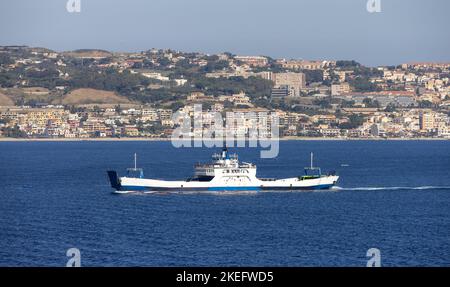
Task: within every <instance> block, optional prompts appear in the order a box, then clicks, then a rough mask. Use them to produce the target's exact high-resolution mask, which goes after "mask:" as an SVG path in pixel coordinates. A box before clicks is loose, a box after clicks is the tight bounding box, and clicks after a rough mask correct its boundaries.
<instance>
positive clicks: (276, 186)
mask: <svg viewBox="0 0 450 287" xmlns="http://www.w3.org/2000/svg"><path fill="white" fill-rule="evenodd" d="M213 159H214V161H213V162H212V163H208V164H198V165H196V166H195V174H194V177H193V178H191V179H188V180H182V181H168V180H157V179H146V178H144V173H143V170H142V169H140V168H136V155H135V167H134V168H133V169H128V171H132V172H139V176H137V177H130V176H125V177H119V176H118V174H117V172H115V171H108V176H109V180H110V182H111V186H112V187H113V188H114V189H115V190H116V192H117V193H129V192H146V193H151V192H164V191H178V192H183V191H195V192H197V191H209V192H226V191H238V192H242V191H256V192H257V191H263V190H269V191H275V190H285V191H290V190H314V189H329V188H331V187H333V186H334V185H335V184H336V182H337V181H338V179H339V177H338V176H336V175H334V174H331V175H322V173H321V170H320V168H315V167H313V164H312V154H311V167H309V168H305V174H304V175H301V176H297V177H291V178H285V179H260V178H257V176H256V166H255V165H254V164H251V163H246V162H242V163H241V162H239V161H238V159H237V155H230V154H228V150H227V149H226V148H224V149H223V151H222V153H221V154H215V155H213ZM308 171H310V172H311V171H312V172H316V174H314V175H309V174H308Z"/></svg>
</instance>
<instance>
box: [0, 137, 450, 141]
mask: <svg viewBox="0 0 450 287" xmlns="http://www.w3.org/2000/svg"><path fill="white" fill-rule="evenodd" d="M199 140H202V139H199ZM278 140H280V141H450V139H447V138H331V137H317V138H315V137H283V138H279V139H278ZM97 141H98V142H115V141H117V142H128V141H150V142H155V141H171V139H170V138H145V137H136V138H131V137H129V138H7V137H0V142H97Z"/></svg>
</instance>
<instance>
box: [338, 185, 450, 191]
mask: <svg viewBox="0 0 450 287" xmlns="http://www.w3.org/2000/svg"><path fill="white" fill-rule="evenodd" d="M331 189H334V190H343V191H376V190H428V189H440V190H442V189H448V190H450V186H383V187H340V186H334V187H332V188H331Z"/></svg>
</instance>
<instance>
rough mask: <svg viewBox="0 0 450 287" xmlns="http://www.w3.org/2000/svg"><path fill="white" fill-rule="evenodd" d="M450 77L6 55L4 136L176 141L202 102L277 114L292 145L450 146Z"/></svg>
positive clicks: (188, 57) (244, 129) (106, 55)
mask: <svg viewBox="0 0 450 287" xmlns="http://www.w3.org/2000/svg"><path fill="white" fill-rule="evenodd" d="M449 79H450V63H421V62H417V63H404V64H401V65H398V66H382V67H366V66H364V65H362V64H360V63H358V62H356V61H353V60H323V59H322V60H304V59H273V58H271V57H268V56H241V55H234V54H231V53H228V52H224V53H221V54H216V55H211V54H205V53H192V52H181V51H174V50H169V49H150V50H148V51H142V52H137V53H118V52H109V51H103V50H90V49H84V50H76V51H68V52H56V51H52V50H49V49H46V48H33V47H27V46H0V137H4V138H5V137H6V138H114V137H148V138H166V137H170V136H171V134H172V132H173V131H174V129H176V128H177V126H179V124H180V123H179V122H176V121H174V117H173V114H174V113H175V112H177V111H181V112H182V113H184V114H186V115H188V116H190V117H194V108H193V107H194V105H195V104H201V105H202V111H203V112H204V113H205V115H206V114H208V113H214V112H215V113H221V114H223V115H225V114H226V113H227V112H240V113H253V114H254V113H260V112H264V113H272V114H276V115H277V116H278V119H279V121H278V125H279V135H280V136H281V137H311V138H324V137H326V138H363V139H371V138H407V139H408V138H450V117H449V116H450V80H449ZM224 118H225V117H224ZM256 122H257V124H258V125H267V124H268V122H267V121H256ZM203 124H204V125H207V126H209V127H211V126H212V125H213V121H205V122H203ZM252 124H254V122H253V123H252ZM249 125H250V123H248V124H247V122H244V124H243V125H241V126H240V127H239V129H240V130H239V131H236V132H239V133H241V134H242V133H244V134H245V133H248V132H249V130H250V126H249Z"/></svg>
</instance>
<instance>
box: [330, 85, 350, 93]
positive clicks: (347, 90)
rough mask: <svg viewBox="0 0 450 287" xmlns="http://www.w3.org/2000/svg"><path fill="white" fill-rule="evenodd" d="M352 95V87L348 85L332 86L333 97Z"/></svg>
mask: <svg viewBox="0 0 450 287" xmlns="http://www.w3.org/2000/svg"><path fill="white" fill-rule="evenodd" d="M347 93H350V85H349V84H348V83H343V84H335V85H331V95H332V96H340V95H342V94H347Z"/></svg>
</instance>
